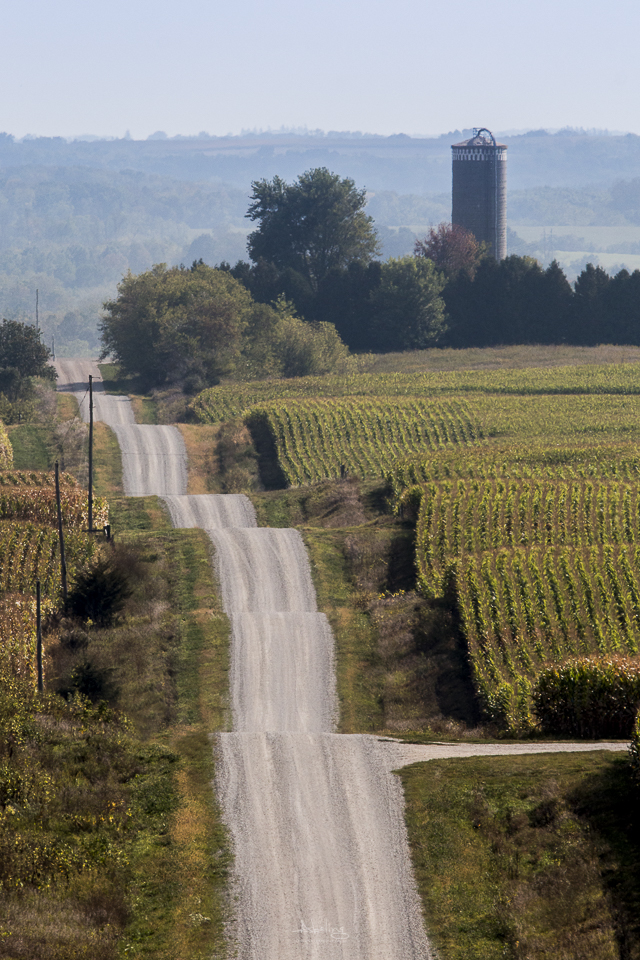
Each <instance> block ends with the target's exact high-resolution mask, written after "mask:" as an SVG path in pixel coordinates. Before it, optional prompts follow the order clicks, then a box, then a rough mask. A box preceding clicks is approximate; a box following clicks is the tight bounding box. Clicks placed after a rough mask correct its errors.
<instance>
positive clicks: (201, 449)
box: [178, 423, 221, 493]
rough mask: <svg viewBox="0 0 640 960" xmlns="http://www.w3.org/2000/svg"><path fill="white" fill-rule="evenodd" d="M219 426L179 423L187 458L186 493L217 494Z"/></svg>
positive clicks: (217, 424)
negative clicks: (187, 482)
mask: <svg viewBox="0 0 640 960" xmlns="http://www.w3.org/2000/svg"><path fill="white" fill-rule="evenodd" d="M220 426H221V425H220V424H219V423H216V424H212V425H206V426H205V425H204V424H192V423H180V424H178V429H179V430H180V433H181V434H182V437H183V440H184V444H185V447H186V448H187V456H188V458H189V464H188V469H189V485H188V487H187V492H188V493H217V492H219V489H218V488H219V485H220V464H219V462H218V456H217V444H218V434H219V432H220Z"/></svg>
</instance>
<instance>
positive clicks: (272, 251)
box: [247, 167, 379, 292]
mask: <svg viewBox="0 0 640 960" xmlns="http://www.w3.org/2000/svg"><path fill="white" fill-rule="evenodd" d="M252 187H253V194H252V197H251V205H250V206H249V212H248V213H247V216H248V217H249V219H251V220H253V221H254V222H258V224H259V226H258V228H257V230H254V231H253V233H251V234H250V235H249V241H248V250H249V254H250V256H251V259H252V260H253V261H254V262H256V263H257V262H259V261H260V260H265V261H266V262H268V263H272V264H274V265H275V266H276V267H277V268H278V270H279V271H281V272H284V271H287V270H289V271H295V272H296V273H298V274H300V275H301V276H302V277H303V278H304V279H305V281H306V282H307V283H308V284H309V286H310V288H311V290H312V291H314V292H317V290H318V288H319V287H320V285H321V284H322V282H323V281H324V280H325V278H326V277H327V276H328V274H329V273H330V272H331V271H332V270H336V269H344V268H346V267H347V266H348V265H349V264H350V263H368V262H369V261H370V260H371V259H372V258H373V257H374V256H376V254H377V253H378V252H379V243H378V238H377V235H376V232H375V230H374V227H373V219H372V218H371V217H369V216H367V214H366V213H365V212H364V207H365V204H366V193H365V191H364V190H358V189H357V188H356V186H355V183H354V182H353V180H350V179H349V178H347V177H345V178H344V179H341V178H340V177H339V176H338V175H337V174H335V173H331V172H330V171H329V170H327V168H326V167H318V168H316V169H315V170H308V171H307V172H306V173H303V174H302V175H301V176H299V177H298V179H297V181H295V182H294V183H291V184H288V183H285V181H284V180H282V179H281V178H280V177H277V176H276V177H274V178H273V180H257V181H255V182H254V183H253V184H252Z"/></svg>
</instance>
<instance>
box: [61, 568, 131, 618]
mask: <svg viewBox="0 0 640 960" xmlns="http://www.w3.org/2000/svg"><path fill="white" fill-rule="evenodd" d="M132 593H133V590H132V585H131V571H130V570H129V569H127V566H126V564H123V563H120V562H119V557H118V555H117V554H114V555H113V556H111V557H107V558H100V559H99V560H98V561H97V563H94V564H92V565H91V566H90V567H85V569H84V570H82V571H81V572H80V573H79V575H78V578H77V580H76V583H75V585H74V587H73V589H72V590H71V591H70V593H69V597H68V600H67V610H68V612H69V613H70V614H71V615H72V616H75V617H78V618H79V619H80V620H84V621H87V620H92V621H93V622H94V623H96V624H97V625H98V626H101V627H108V626H109V625H110V624H112V623H113V621H114V620H115V618H116V616H117V615H118V613H120V611H121V610H122V608H123V607H124V605H125V603H126V601H127V600H128V599H129V597H130V596H131V594H132Z"/></svg>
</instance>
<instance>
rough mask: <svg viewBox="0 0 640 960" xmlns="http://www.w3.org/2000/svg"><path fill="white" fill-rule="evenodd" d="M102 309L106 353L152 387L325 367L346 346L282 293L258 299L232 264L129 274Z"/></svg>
mask: <svg viewBox="0 0 640 960" xmlns="http://www.w3.org/2000/svg"><path fill="white" fill-rule="evenodd" d="M105 310H106V315H105V317H104V318H103V320H102V341H103V356H107V355H109V354H111V355H112V356H113V357H114V359H115V360H116V362H118V363H119V364H120V365H121V367H122V370H123V372H124V373H125V374H133V375H135V376H140V377H141V378H142V380H143V383H144V384H145V385H146V386H150V387H152V386H161V385H162V384H163V383H167V382H169V383H172V382H173V383H180V384H181V385H182V387H183V389H184V391H185V392H186V393H195V392H197V391H198V390H201V389H203V388H204V387H206V386H212V385H214V384H215V383H218V382H219V380H220V379H221V378H222V377H223V376H224V377H234V378H236V379H241V380H254V379H261V378H264V377H270V376H278V377H280V376H282V377H297V376H303V375H304V374H310V373H318V374H320V373H328V372H330V371H331V370H334V369H336V367H339V366H340V365H341V364H342V362H343V361H344V360H346V357H347V356H348V352H349V351H348V349H347V348H346V347H345V345H344V344H343V343H342V341H341V340H340V337H339V336H338V334H337V331H336V329H335V327H334V326H333V324H329V323H305V321H304V320H302V319H301V318H300V317H298V316H296V315H295V311H294V309H293V305H292V304H290V303H287V302H286V301H285V300H284V299H282V298H281V299H279V300H278V301H276V303H275V305H274V306H269V305H267V304H263V303H255V301H254V300H253V299H252V297H251V294H250V293H249V291H248V290H247V289H246V288H245V287H244V286H243V285H242V283H240V282H239V281H238V280H236V279H235V278H234V277H233V276H232V275H231V272H230V270H229V267H228V265H224V267H223V268H222V269H216V268H214V267H208V266H207V265H206V264H204V263H201V262H199V263H194V264H193V265H192V267H191V268H190V269H188V270H187V269H185V268H184V267H173V268H171V269H167V267H166V265H165V264H158V265H156V266H155V267H153V269H152V270H149V271H148V272H146V273H141V274H139V275H138V276H133V275H132V274H130V273H129V274H127V276H126V277H125V278H124V280H123V281H122V283H121V284H120V285H119V287H118V297H117V299H116V300H112V301H108V302H107V303H106V304H105Z"/></svg>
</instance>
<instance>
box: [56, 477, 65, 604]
mask: <svg viewBox="0 0 640 960" xmlns="http://www.w3.org/2000/svg"><path fill="white" fill-rule="evenodd" d="M59 469H60V468H59V466H58V461H57V460H56V505H57V507H58V538H59V540H60V578H61V580H62V599H63V600H64V603H65V606H66V603H67V561H66V559H65V555H64V531H63V529H62V504H61V503H60V474H59Z"/></svg>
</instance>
